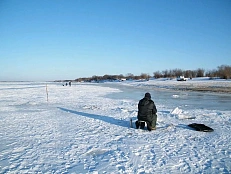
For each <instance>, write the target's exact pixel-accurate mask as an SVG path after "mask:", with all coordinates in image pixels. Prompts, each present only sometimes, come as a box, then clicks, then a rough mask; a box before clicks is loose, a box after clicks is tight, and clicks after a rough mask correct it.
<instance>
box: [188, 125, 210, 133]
mask: <svg viewBox="0 0 231 174" xmlns="http://www.w3.org/2000/svg"><path fill="white" fill-rule="evenodd" d="M188 126H189V127H191V128H194V129H195V130H196V131H202V132H212V131H213V129H212V128H211V127H208V126H205V125H204V124H198V123H192V124H189V125H188Z"/></svg>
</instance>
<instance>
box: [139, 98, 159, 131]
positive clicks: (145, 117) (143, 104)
mask: <svg viewBox="0 0 231 174" xmlns="http://www.w3.org/2000/svg"><path fill="white" fill-rule="evenodd" d="M156 113H157V109H156V106H155V103H154V102H153V101H152V100H151V95H150V93H146V94H145V96H144V98H143V99H141V100H140V101H139V104H138V115H137V118H138V120H139V121H141V120H142V121H146V122H147V124H148V129H150V130H154V129H155V128H156V120H157V115H156ZM138 126H139V125H138Z"/></svg>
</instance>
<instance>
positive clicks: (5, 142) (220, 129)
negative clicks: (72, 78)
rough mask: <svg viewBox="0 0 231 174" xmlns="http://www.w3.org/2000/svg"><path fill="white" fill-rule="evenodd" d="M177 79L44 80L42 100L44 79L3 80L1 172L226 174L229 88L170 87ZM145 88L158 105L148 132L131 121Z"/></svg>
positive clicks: (230, 168)
mask: <svg viewBox="0 0 231 174" xmlns="http://www.w3.org/2000/svg"><path fill="white" fill-rule="evenodd" d="M189 83H193V86H194V87H197V86H205V85H209V86H212V87H217V86H218V87H219V85H220V86H222V87H223V88H230V82H226V81H225V82H218V81H209V82H207V81H203V82H201V81H193V82H187V83H184V85H189V86H192V84H189ZM153 84H154V85H155V86H154V87H155V90H154V89H153ZM177 85H179V83H177V82H175V81H167V82H158V81H149V82H125V83H104V84H89V83H73V85H72V86H71V87H69V86H62V83H47V89H48V101H47V95H46V83H37V82H36V83H35V82H34V83H32V82H0V139H1V141H0V173H6V174H13V173H48V174H50V173H54V174H60V173H72V174H80V173H89V174H91V173H93V174H101V173H102V174H107V173H108V174H111V173H118V174H120V173H121V174H146V173H147V174H148V173H149V174H153V173H163V174H165V173H211V174H217V173H222V174H229V173H231V160H230V159H231V143H230V142H231V138H230V131H231V117H230V115H231V109H230V108H231V107H230V103H231V102H230V94H228V93H227V94H218V93H204V92H203V93H200V92H199V93H198V92H189V91H182V90H172V88H175V87H176V86H177ZM163 86H164V89H162V87H163ZM159 87H161V88H159ZM179 87H180V86H179ZM147 91H148V92H150V93H151V94H152V96H153V99H154V101H155V103H156V105H157V109H158V113H157V115H158V119H157V130H155V131H151V132H149V131H147V130H146V129H145V130H141V129H135V128H130V124H129V120H130V119H131V118H132V119H133V120H136V116H137V104H138V101H139V100H140V99H141V98H142V97H143V95H144V93H145V92H147ZM191 123H202V124H205V125H207V126H209V127H212V128H213V129H214V132H199V131H195V130H193V129H192V128H190V127H188V126H187V125H188V124H191ZM133 127H134V124H133Z"/></svg>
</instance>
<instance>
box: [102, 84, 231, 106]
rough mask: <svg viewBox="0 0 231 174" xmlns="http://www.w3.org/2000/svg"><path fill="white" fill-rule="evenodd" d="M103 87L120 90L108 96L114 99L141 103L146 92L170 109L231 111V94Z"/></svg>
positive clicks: (119, 86)
mask: <svg viewBox="0 0 231 174" xmlns="http://www.w3.org/2000/svg"><path fill="white" fill-rule="evenodd" d="M102 86H109V87H115V88H118V89H120V90H121V91H122V92H120V93H112V94H109V95H107V96H108V97H110V98H113V99H131V100H137V101H139V100H140V99H141V98H143V97H144V94H145V92H150V93H151V95H152V99H153V100H154V102H155V103H156V104H163V105H166V106H169V107H170V108H175V107H180V108H182V109H184V110H187V109H210V110H226V111H228V110H229V111H230V110H231V94H227V93H214V92H213V93H211V92H194V91H176V90H169V89H168V90H166V89H150V88H148V87H146V86H143V87H142V88H141V87H139V88H138V87H136V86H130V87H129V88H128V87H127V86H123V85H118V84H103V85H102Z"/></svg>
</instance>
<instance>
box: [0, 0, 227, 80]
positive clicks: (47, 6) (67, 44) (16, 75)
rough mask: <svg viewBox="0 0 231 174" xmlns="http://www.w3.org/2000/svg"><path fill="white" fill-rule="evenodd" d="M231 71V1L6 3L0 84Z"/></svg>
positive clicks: (0, 5) (0, 17)
mask: <svg viewBox="0 0 231 174" xmlns="http://www.w3.org/2000/svg"><path fill="white" fill-rule="evenodd" d="M223 64H225V65H231V0H97V1H96V0H21V1H19V0H0V81H2V80H22V81H24V80H32V81H47V80H58V79H76V78H79V77H91V76H93V75H99V76H101V75H105V74H109V75H113V74H123V75H126V74H128V73H132V74H134V75H140V74H141V73H147V74H149V75H153V72H155V71H158V70H159V71H162V70H166V69H175V68H181V69H183V70H187V69H189V70H195V69H197V68H203V69H205V70H212V69H216V68H217V66H220V65H223Z"/></svg>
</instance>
